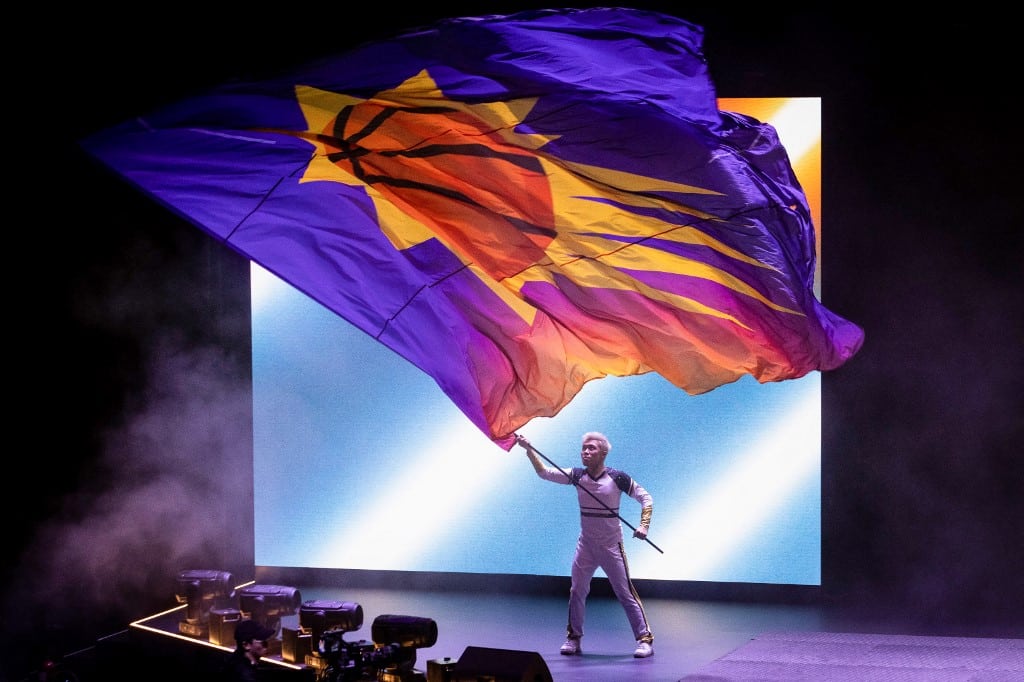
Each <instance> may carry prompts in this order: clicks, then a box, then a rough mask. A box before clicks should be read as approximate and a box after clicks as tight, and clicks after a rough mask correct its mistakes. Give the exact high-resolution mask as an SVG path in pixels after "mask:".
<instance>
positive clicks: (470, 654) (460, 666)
mask: <svg viewBox="0 0 1024 682" xmlns="http://www.w3.org/2000/svg"><path fill="white" fill-rule="evenodd" d="M451 682H554V680H552V679H551V671H550V670H548V664H547V663H545V662H544V659H543V658H541V655H540V654H538V653H537V652H536V651H516V650H515V649H492V648H488V647H480V646H468V647H466V650H465V651H463V652H462V655H461V656H459V660H458V661H457V662H456V663H455V667H454V669H453V670H452V677H451Z"/></svg>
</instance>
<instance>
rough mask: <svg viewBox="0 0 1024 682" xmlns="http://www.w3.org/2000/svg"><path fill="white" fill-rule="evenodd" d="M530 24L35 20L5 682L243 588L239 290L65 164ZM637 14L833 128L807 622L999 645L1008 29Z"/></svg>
mask: <svg viewBox="0 0 1024 682" xmlns="http://www.w3.org/2000/svg"><path fill="white" fill-rule="evenodd" d="M542 6H554V5H550V4H548V5H541V4H536V3H531V4H527V3H504V2H493V3H479V2H478V3H446V4H445V5H443V6H438V7H434V8H431V9H425V8H420V9H414V10H401V11H399V10H397V9H395V8H388V7H384V6H374V7H370V8H369V13H370V14H371V16H370V17H367V16H366V14H367V12H360V15H361V18H360V19H356V18H354V17H352V16H350V15H349V14H348V12H351V11H352V10H351V9H343V7H346V6H343V5H341V4H337V3H335V4H333V5H328V6H324V7H314V6H310V5H293V6H287V7H285V8H284V9H271V8H259V9H258V8H257V7H256V6H254V5H248V6H242V7H240V8H239V9H238V11H237V13H236V14H234V15H231V14H230V13H229V12H228V11H226V10H223V9H220V10H217V13H216V15H211V14H210V13H209V12H210V11H212V10H211V9H210V8H205V7H193V8H188V7H185V6H183V5H174V6H162V7H147V8H142V7H139V8H137V9H130V8H126V9H122V10H118V11H117V12H116V13H114V11H113V10H109V11H108V10H102V9H99V8H94V7H88V8H83V7H76V8H75V9H72V10H68V11H61V12H58V11H56V10H54V11H53V12H52V13H47V12H46V11H44V8H42V7H40V8H37V9H36V12H38V14H39V16H38V17H37V18H36V20H35V21H31V22H27V23H26V24H25V25H24V35H23V36H22V41H23V45H24V47H23V48H21V49H20V54H19V55H15V56H14V58H13V59H12V61H11V66H10V68H9V72H10V73H11V74H12V75H11V80H12V81H13V84H14V88H12V89H10V90H9V91H8V99H7V111H8V121H9V123H8V134H7V139H8V148H9V149H13V150H14V151H15V153H14V155H13V156H14V160H15V163H13V164H11V165H10V166H9V170H8V177H9V178H11V179H13V181H14V189H13V191H11V192H8V194H7V200H8V201H10V202H11V204H10V205H11V207H12V208H11V210H9V212H8V218H7V220H6V225H7V228H6V233H7V234H8V235H9V240H10V241H9V242H8V248H7V253H8V254H9V256H10V257H11V261H10V265H9V267H8V271H9V272H11V273H12V275H13V276H12V277H11V282H10V285H9V287H8V291H9V299H8V300H9V302H10V314H9V320H8V324H7V329H8V335H13V336H14V343H13V344H12V345H11V346H9V349H10V350H9V351H8V352H9V353H10V355H9V358H10V360H11V363H10V370H11V374H12V375H13V376H14V377H16V382H15V386H14V390H13V391H12V392H11V394H10V395H9V396H8V401H7V402H8V405H11V406H12V407H13V409H14V418H13V419H8V421H7V423H8V424H9V427H10V428H11V432H10V437H11V441H12V443H11V444H10V445H8V452H9V454H8V456H7V457H8V468H7V469H8V475H7V477H6V480H7V481H8V494H7V496H5V497H6V500H5V503H4V504H5V508H4V512H5V514H4V520H5V523H4V529H5V533H4V535H5V538H4V553H3V556H4V563H3V569H2V570H3V572H2V573H0V581H2V582H0V586H2V598H3V601H2V605H0V606H2V611H0V622H2V629H3V632H2V633H0V647H2V653H0V680H3V679H4V678H5V676H7V677H8V678H9V679H12V680H17V679H22V678H23V677H24V676H25V675H26V673H27V671H31V670H34V669H35V668H36V667H37V666H38V665H40V663H41V662H42V661H43V660H45V659H46V658H47V657H50V656H60V655H62V654H66V653H68V652H72V651H75V650H76V649H78V648H80V647H83V646H88V645H89V644H91V643H92V642H94V641H95V640H96V639H97V638H99V637H103V636H105V635H107V634H108V633H112V632H116V631H118V630H122V629H124V628H125V627H126V626H127V624H128V623H129V622H130V621H132V620H134V619H137V618H140V617H142V616H145V615H149V614H151V613H154V612H156V611H158V610H161V609H163V608H167V607H169V606H172V605H173V604H174V600H173V591H174V576H175V575H176V574H177V572H178V571H179V570H181V569H187V568H217V569H224V570H230V571H232V572H233V573H234V574H235V575H236V576H238V577H239V578H240V579H247V578H251V577H252V574H253V569H254V567H253V555H252V533H253V527H252V518H251V505H252V478H251V466H252V465H251V450H250V447H251V435H250V426H251V421H250V420H251V410H250V402H249V401H250V393H249V383H248V382H249V361H250V359H249V355H248V353H249V349H248V344H249V340H248V333H249V309H248V279H247V278H248V265H247V262H246V261H245V260H244V259H242V258H241V257H239V256H237V255H236V254H234V253H233V252H230V251H229V250H228V249H227V248H226V247H222V246H221V245H219V244H217V243H214V242H213V241H212V240H210V239H209V238H208V237H207V236H206V235H205V234H204V233H202V232H201V231H200V230H198V229H197V228H195V227H192V226H191V225H188V224H186V223H184V222H182V221H180V220H178V219H176V218H175V217H174V216H172V215H170V214H169V213H168V212H167V211H165V210H163V209H162V208H161V207H159V206H157V205H156V204H155V203H153V202H152V201H151V200H149V199H147V198H145V197H143V196H142V195H141V194H139V193H137V192H135V191H134V190H132V189H131V188H129V187H128V186H126V185H125V184H123V183H122V182H121V181H119V180H118V179H116V178H114V177H113V176H112V175H111V174H109V173H108V172H107V171H106V170H105V169H103V168H101V167H99V166H98V165H97V164H95V163H93V162H92V161H91V160H90V159H88V158H86V157H84V155H83V154H82V153H81V152H80V151H79V150H78V148H77V147H76V140H78V139H80V138H81V137H83V136H85V135H87V134H89V133H91V132H95V131H97V130H99V129H102V128H104V127H106V126H108V125H112V124H114V123H117V122H119V121H121V120H123V119H125V118H128V117H131V116H134V115H136V114H141V113H144V112H146V111H147V110H149V109H150V108H153V107H155V106H159V105H161V104H165V103H169V102H172V101H174V100H176V99H179V98H181V97H182V96H185V95H188V94H191V93H193V92H196V91H197V90H200V89H202V88H203V87H205V86H208V85H214V84H217V83H221V82H224V81H227V80H231V79H235V78H249V77H260V76H266V75H270V74H272V73H275V72H276V71H278V70H285V69H287V68H288V67H289V66H292V65H295V64H298V63H301V62H304V61H307V60H308V59H311V58H314V57H317V56H322V55H325V54H328V53H330V52H333V51H337V50H343V49H345V48H346V47H348V46H351V45H353V44H355V43H356V42H361V41H363V40H371V39H374V38H379V37H384V36H386V35H389V34H392V33H395V32H397V31H399V30H400V29H403V28H409V27H413V26H417V25H420V24H422V23H426V22H428V21H431V20H434V19H437V18H442V17H447V16H457V15H469V14H481V13H507V12H512V11H516V10H519V9H526V8H528V7H542ZM576 6H582V5H576ZM638 6H641V7H648V8H651V9H660V10H662V11H668V12H670V13H674V14H677V15H678V16H680V17H682V18H684V19H687V20H689V21H692V22H695V23H697V24H700V25H702V26H704V27H705V52H706V55H707V58H708V61H709V65H710V69H711V73H712V76H713V78H714V80H715V83H716V85H717V89H718V94H719V95H720V96H725V97H756V96H783V95H785V96H801V95H802V96H819V97H822V99H823V128H824V131H825V133H824V134H825V137H824V142H823V216H824V218H823V223H824V224H823V246H822V251H823V253H822V262H823V266H824V282H823V294H822V297H823V300H824V302H825V304H826V305H827V306H828V307H829V308H830V309H832V310H834V311H835V312H836V313H838V314H839V315H842V316H843V317H846V318H848V319H850V320H852V321H854V322H856V323H858V324H860V325H861V326H862V327H864V329H865V331H866V341H865V344H864V347H863V349H862V350H861V351H860V353H859V354H858V355H857V356H855V357H854V358H853V359H852V360H851V361H850V362H849V363H848V364H847V365H845V366H844V367H842V368H841V369H839V370H835V371H832V372H829V373H826V374H825V376H824V379H823V385H824V406H823V410H824V427H823V438H824V444H823V477H824V480H823V496H824V497H823V531H824V538H823V586H822V588H821V598H822V600H823V602H825V603H827V604H830V605H834V606H836V607H838V608H845V609H851V610H865V611H872V612H874V613H884V612H886V611H892V612H899V613H901V614H903V616H904V617H905V616H906V614H908V613H910V614H916V617H917V618H918V619H919V620H920V622H922V623H932V624H934V623H946V624H963V625H964V627H965V628H967V627H970V628H972V632H973V633H981V634H983V633H984V629H985V627H986V625H987V624H993V625H995V624H999V626H1000V628H1001V632H1003V633H1005V626H1006V624H1007V623H1010V624H1013V623H1015V622H1021V620H1022V618H1021V616H1020V611H1021V607H1022V606H1024V581H1022V580H1021V577H1020V576H1021V572H1022V570H1024V569H1022V567H1024V560H1022V554H1021V549H1020V545H1021V544H1022V543H1021V538H1022V537H1024V530H1022V525H1024V524H1022V520H1024V503H1022V498H1024V495H1022V493H1024V489H1022V488H1024V486H1022V481H1024V467H1022V464H1021V456H1020V455H1021V441H1022V428H1021V427H1022V424H1024V409H1022V408H1024V401H1022V398H1021V396H1022V395H1024V385H1022V383H1024V382H1022V375H1024V371H1022V370H1024V368H1022V357H1024V353H1022V339H1024V324H1022V320H1024V305H1022V300H1024V299H1022V289H1024V287H1022V286H1021V279H1022V270H1024V269H1022V263H1024V260H1022V256H1024V249H1022V244H1021V230H1022V227H1024V221H1022V216H1021V195H1022V192H1021V179H1022V178H1021V172H1020V170H1019V164H1020V160H1019V152H1020V143H1019V139H1020V133H1019V131H1018V128H1019V126H1020V124H1019V115H1018V113H1017V111H1016V110H1015V108H1014V107H1015V105H1011V102H1012V101H1013V99H1014V98H1013V97H1012V95H1013V93H1014V91H1015V90H1016V89H1018V85H1017V82H1018V77H1017V76H1016V70H1015V69H1014V68H1012V65H1013V64H1014V63H1015V62H1016V61H1018V60H1016V58H1015V57H1014V54H1015V52H1016V47H1017V42H1019V41H1018V40H1017V39H1016V38H1015V37H1014V36H1011V29H1010V24H1011V22H1010V21H1009V20H1008V17H1006V16H1004V15H1002V14H1001V12H999V11H985V9H984V8H983V7H981V6H979V5H977V4H974V5H971V6H969V7H968V8H967V10H968V11H969V12H970V14H968V15H949V14H945V15H937V14H934V13H927V14H922V15H920V16H909V17H908V16H904V17H899V18H897V17H893V16H883V15H878V14H872V13H867V12H855V11H844V10H834V9H830V10H828V11H827V16H826V12H825V11H824V10H822V11H821V12H820V13H819V12H800V11H795V10H782V9H780V10H779V11H772V9H771V6H770V5H758V6H756V8H751V9H743V10H742V11H741V10H740V9H736V10H728V9H723V8H722V6H721V4H720V3H692V4H690V5H689V6H677V5H668V4H665V3H660V6H659V4H656V3H648V4H643V3H641V4H639V5H638ZM104 12H107V13H106V14H104ZM21 31H22V28H20V27H14V26H12V33H20V32H21ZM292 475H293V476H294V478H295V482H296V486H297V488H299V487H301V483H302V477H303V472H302V470H301V466H299V465H297V466H296V469H295V471H294V472H293V474H292Z"/></svg>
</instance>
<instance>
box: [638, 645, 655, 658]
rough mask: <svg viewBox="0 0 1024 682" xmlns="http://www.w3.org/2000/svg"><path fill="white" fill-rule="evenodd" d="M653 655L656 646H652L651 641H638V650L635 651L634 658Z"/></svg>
mask: <svg viewBox="0 0 1024 682" xmlns="http://www.w3.org/2000/svg"><path fill="white" fill-rule="evenodd" d="M653 655H654V647H653V646H651V643H650V642H644V641H638V642H637V643H636V651H634V652H633V657H634V658H647V657H648V656H653Z"/></svg>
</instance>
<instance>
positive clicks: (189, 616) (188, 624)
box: [174, 569, 235, 637]
mask: <svg viewBox="0 0 1024 682" xmlns="http://www.w3.org/2000/svg"><path fill="white" fill-rule="evenodd" d="M234 583H235V581H234V578H233V577H232V575H231V573H229V572H227V571H212V570H202V569H199V570H188V571H181V572H180V573H179V574H178V579H177V589H176V590H175V593H174V596H175V598H176V599H177V600H178V603H179V604H187V606H186V608H185V620H183V621H180V622H179V623H178V632H180V633H181V634H183V635H189V636H190V637H205V636H206V635H207V634H208V633H209V625H210V610H211V609H214V608H223V607H228V606H230V605H231V604H232V603H233V602H232V600H233V599H234V597H235V587H234Z"/></svg>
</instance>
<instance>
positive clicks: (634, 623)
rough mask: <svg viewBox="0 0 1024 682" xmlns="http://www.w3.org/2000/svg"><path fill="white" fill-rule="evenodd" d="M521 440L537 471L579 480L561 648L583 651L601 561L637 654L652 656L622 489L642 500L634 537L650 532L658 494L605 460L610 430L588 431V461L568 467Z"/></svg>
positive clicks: (548, 477)
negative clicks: (546, 459) (625, 539)
mask: <svg viewBox="0 0 1024 682" xmlns="http://www.w3.org/2000/svg"><path fill="white" fill-rule="evenodd" d="M516 442H517V443H518V444H519V445H521V446H522V447H523V448H525V449H526V455H527V456H528V457H529V458H530V462H531V463H532V464H533V468H534V470H535V471H536V472H537V475H538V476H540V477H541V478H542V479H544V480H545V481H551V482H552V483H562V484H565V485H569V484H572V485H574V486H576V491H577V494H578V496H579V503H580V536H579V540H577V542H576V555H575V557H574V558H573V562H572V582H571V586H570V590H569V623H568V626H567V628H566V634H567V638H566V640H565V644H563V645H562V648H561V650H560V651H561V653H562V654H564V655H566V656H575V655H578V654H581V653H583V649H582V647H581V646H580V639H581V638H582V637H583V621H584V618H585V616H586V600H587V595H588V594H589V593H590V582H591V580H592V578H593V577H594V573H595V572H596V571H597V569H598V568H599V567H600V568H601V570H603V571H604V573H605V575H606V576H607V577H608V582H609V583H610V584H611V587H612V590H613V591H614V592H615V596H616V598H618V600H619V603H620V604H622V608H623V609H624V610H625V612H626V617H627V618H628V619H629V624H630V626H631V627H632V628H633V635H634V636H635V637H636V651H634V652H633V655H634V656H636V657H637V658H646V657H648V656H650V655H652V654H653V653H654V646H653V642H654V635H653V634H651V628H650V626H649V625H648V624H647V616H646V615H645V614H644V607H643V604H642V603H641V602H640V597H639V595H638V594H637V592H636V589H635V588H634V587H633V583H632V581H631V580H630V578H629V565H628V564H627V563H626V551H625V548H624V547H623V544H622V525H621V524H620V518H619V499H620V498H621V496H622V493H625V494H627V495H629V496H630V497H632V498H633V499H634V500H636V501H637V502H639V503H640V508H641V509H640V525H639V526H638V527H637V528H636V530H635V531H634V533H633V537H636V538H640V539H641V540H643V539H646V538H647V530H648V528H649V527H650V524H651V511H652V509H653V500H652V499H651V495H650V493H648V492H647V491H646V490H644V489H643V487H641V486H640V484H638V483H637V482H636V481H634V480H633V479H632V478H631V477H630V476H629V475H627V474H625V473H624V472H622V471H618V470H617V469H612V468H610V467H606V466H605V465H604V460H605V457H607V456H608V453H609V452H610V451H611V449H612V445H611V443H610V442H609V441H608V438H607V437H605V435H604V434H601V433H597V432H595V431H591V432H588V433H585V434H583V446H582V450H581V452H580V456H581V458H582V461H583V466H582V467H573V468H571V469H568V470H563V469H559V468H554V467H549V466H546V465H545V464H544V463H543V462H542V461H541V460H540V457H539V456H538V453H537V451H536V450H535V449H534V448H533V446H532V445H530V441H528V440H527V439H526V438H524V437H523V436H518V435H517V436H516Z"/></svg>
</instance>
